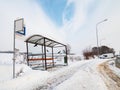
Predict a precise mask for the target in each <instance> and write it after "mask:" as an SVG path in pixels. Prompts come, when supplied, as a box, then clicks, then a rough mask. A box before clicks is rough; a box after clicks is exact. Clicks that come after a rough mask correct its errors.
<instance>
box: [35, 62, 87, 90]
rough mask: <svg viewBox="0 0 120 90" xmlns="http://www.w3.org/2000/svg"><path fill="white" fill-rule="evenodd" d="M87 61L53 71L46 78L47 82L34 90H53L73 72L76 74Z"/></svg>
mask: <svg viewBox="0 0 120 90" xmlns="http://www.w3.org/2000/svg"><path fill="white" fill-rule="evenodd" d="M87 63H88V61H86V62H84V63H78V65H77V66H76V65H75V66H74V65H72V66H71V67H65V68H63V69H61V70H59V72H53V73H51V77H49V78H48V79H47V80H46V83H43V84H42V85H40V86H38V87H37V88H35V89H33V90H53V88H54V87H55V86H57V85H59V84H61V83H62V82H64V81H65V80H67V79H69V78H70V77H71V76H73V74H75V73H76V72H77V71H78V70H79V69H80V68H81V67H84V66H85V65H86V64H87ZM56 73H57V74H56Z"/></svg>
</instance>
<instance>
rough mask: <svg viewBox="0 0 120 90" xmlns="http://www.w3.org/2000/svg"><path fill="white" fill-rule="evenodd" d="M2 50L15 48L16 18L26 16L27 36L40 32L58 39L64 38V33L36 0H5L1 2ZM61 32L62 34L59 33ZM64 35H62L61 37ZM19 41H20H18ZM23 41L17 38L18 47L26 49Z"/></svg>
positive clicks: (0, 36)
mask: <svg viewBox="0 0 120 90" xmlns="http://www.w3.org/2000/svg"><path fill="white" fill-rule="evenodd" d="M0 7H1V8H0V14H1V17H0V20H1V21H0V25H1V26H0V30H1V35H0V42H1V47H0V50H12V49H13V31H14V20H15V19H17V18H21V17H22V18H24V20H25V25H26V29H27V36H26V37H28V36H30V35H33V34H40V35H43V36H47V37H50V38H52V39H55V40H58V41H65V40H64V36H65V35H64V33H63V32H62V31H58V28H57V27H56V26H55V25H54V24H53V23H52V21H51V20H50V19H49V18H48V16H47V15H46V14H45V13H44V12H43V10H42V8H41V7H40V6H39V5H38V3H37V2H36V1H34V0H19V1H18V0H12V1H8V0H7V1H6V0H3V1H1V3H0ZM59 33H61V34H59ZM61 35H62V37H61ZM17 41H18V42H17ZM20 42H23V41H20V40H16V47H17V48H19V49H22V50H26V49H25V48H26V47H25V44H23V43H20Z"/></svg>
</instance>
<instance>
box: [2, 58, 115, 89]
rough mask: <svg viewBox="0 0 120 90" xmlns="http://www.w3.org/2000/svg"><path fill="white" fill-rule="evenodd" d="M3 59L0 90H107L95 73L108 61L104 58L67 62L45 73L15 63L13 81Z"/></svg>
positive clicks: (10, 69) (8, 64)
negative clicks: (67, 63) (66, 64)
mask: <svg viewBox="0 0 120 90" xmlns="http://www.w3.org/2000/svg"><path fill="white" fill-rule="evenodd" d="M0 59H1V58H0ZM2 60H4V58H3V57H2V59H1V62H2V63H0V90H107V87H106V85H105V83H104V81H103V80H102V78H101V76H100V73H99V72H98V71H97V66H98V65H99V64H100V63H102V62H105V61H107V60H105V59H100V60H98V59H92V60H88V61H85V60H82V61H74V62H69V65H68V66H62V67H59V68H57V67H55V68H53V69H52V68H51V69H49V70H48V71H41V70H32V69H31V68H30V67H28V66H26V65H24V64H16V73H17V74H18V77H17V78H15V79H12V64H11V63H7V62H6V63H3V61H2ZM8 60H9V59H8ZM110 65H111V64H110ZM112 66H113V65H111V66H110V67H112Z"/></svg>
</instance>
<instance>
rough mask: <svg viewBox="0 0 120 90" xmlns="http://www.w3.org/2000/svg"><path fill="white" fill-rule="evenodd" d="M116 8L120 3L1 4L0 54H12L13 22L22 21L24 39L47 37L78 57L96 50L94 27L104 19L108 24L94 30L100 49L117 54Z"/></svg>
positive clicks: (6, 0) (28, 0) (50, 0)
mask: <svg viewBox="0 0 120 90" xmlns="http://www.w3.org/2000/svg"><path fill="white" fill-rule="evenodd" d="M119 4H120V0H11V1H10V0H0V15H1V17H0V30H1V33H0V41H1V47H0V50H12V47H13V45H12V44H13V26H14V23H13V22H14V20H15V19H17V18H21V17H22V18H24V19H25V25H26V28H27V35H26V38H27V37H28V36H29V35H32V34H41V35H43V36H48V37H50V38H52V39H55V40H58V41H60V42H62V43H65V44H67V43H68V44H70V45H71V47H72V52H75V53H78V54H81V52H82V51H83V50H84V49H85V48H88V47H93V46H96V24H97V23H98V22H100V21H102V20H104V19H106V18H107V19H108V21H106V22H103V23H101V24H99V25H98V26H97V28H98V34H99V45H107V46H110V47H113V48H114V49H115V50H116V51H117V52H118V51H120V47H119V46H120V43H119V42H118V41H117V39H118V38H120V35H119V33H120V25H119V23H120V5H119ZM3 38H4V41H6V42H4V41H3V40H2V39H3ZM20 42H23V41H22V40H20ZM5 45H6V46H5ZM16 46H17V47H18V48H20V47H21V48H22V47H24V46H25V45H22V43H18V45H16ZM24 48H25V47H24Z"/></svg>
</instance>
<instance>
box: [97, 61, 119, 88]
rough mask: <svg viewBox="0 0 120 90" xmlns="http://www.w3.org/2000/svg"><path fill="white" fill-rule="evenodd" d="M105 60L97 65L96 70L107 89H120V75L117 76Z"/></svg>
mask: <svg viewBox="0 0 120 90" xmlns="http://www.w3.org/2000/svg"><path fill="white" fill-rule="evenodd" d="M107 64H108V61H107V62H104V63H102V64H100V65H99V66H98V70H99V72H100V73H101V77H102V78H103V80H104V82H105V84H106V86H107V87H108V90H120V77H118V76H117V75H116V74H115V73H113V71H112V70H111V69H110V68H109V66H108V65H107Z"/></svg>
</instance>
